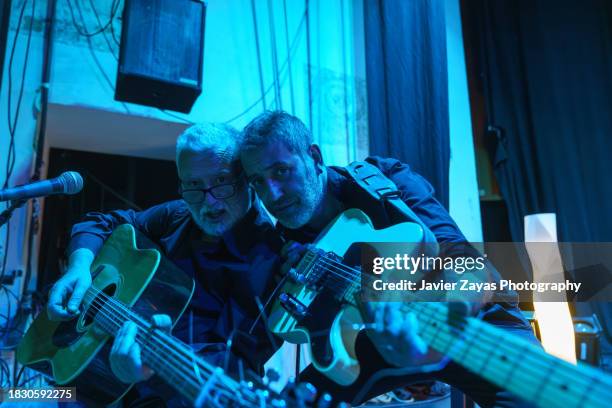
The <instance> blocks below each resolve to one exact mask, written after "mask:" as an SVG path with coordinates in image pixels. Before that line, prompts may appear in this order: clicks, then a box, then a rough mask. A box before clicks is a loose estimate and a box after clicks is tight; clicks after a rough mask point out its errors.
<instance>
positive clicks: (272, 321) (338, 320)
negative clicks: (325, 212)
mask: <svg viewBox="0 0 612 408" xmlns="http://www.w3.org/2000/svg"><path fill="white" fill-rule="evenodd" d="M423 240H424V233H423V229H422V228H421V226H419V225H418V224H415V223H410V222H405V223H401V224H397V225H394V226H391V227H389V228H385V229H379V230H376V229H374V226H373V225H372V222H371V221H370V219H369V217H368V216H367V215H366V214H365V213H363V212H362V211H360V210H357V209H350V210H347V211H345V212H343V213H342V214H340V215H339V216H338V217H337V218H336V219H335V220H334V221H332V222H331V223H330V224H329V225H328V227H327V228H326V229H325V230H324V231H323V232H322V233H321V234H320V235H319V237H318V238H317V240H316V241H315V242H314V243H313V245H314V246H315V247H316V248H317V249H318V250H322V251H325V252H333V253H334V254H336V255H339V256H341V257H342V263H343V264H344V265H348V266H352V267H359V265H360V264H361V257H360V251H359V247H358V245H356V244H357V243H360V242H367V243H369V246H370V247H371V248H372V249H373V250H374V251H375V253H377V254H378V256H394V255H395V254H396V253H398V252H400V248H401V252H402V253H417V251H422V250H424V246H423V244H424V242H423ZM394 242H395V243H401V244H402V245H401V246H398V247H396V248H395V249H397V251H396V250H393V253H390V252H391V248H392V246H390V245H389V243H394ZM376 243H383V244H384V245H383V246H377V245H376ZM407 243H413V244H408V245H411V246H409V247H407V245H406V244H407ZM432 247H433V246H432V245H431V243H428V250H429V251H431V248H432ZM418 253H420V252H418ZM302 262H304V260H302ZM302 262H301V263H300V265H302ZM300 265H298V267H297V269H299V268H300ZM355 280H356V282H354V281H355ZM353 283H356V284H357V285H359V284H360V277H357V278H355V279H354V280H353ZM349 284H350V282H348V281H347V285H349ZM279 293H284V294H288V295H290V296H291V298H292V299H293V300H294V301H295V302H299V304H301V305H303V306H304V307H305V308H306V309H307V312H306V313H305V314H304V315H297V314H296V313H292V311H291V310H290V309H288V308H287V306H286V304H283V302H282V301H280V300H277V301H276V302H275V303H274V305H273V307H272V309H271V312H270V316H269V326H270V330H271V331H272V332H273V333H275V334H277V335H278V336H279V337H281V338H283V339H284V340H286V341H288V342H290V343H296V344H302V343H310V349H311V358H312V363H313V366H314V367H315V368H316V369H317V370H318V371H320V372H321V373H323V374H324V375H325V376H327V377H328V378H329V379H331V380H333V381H334V382H335V383H337V384H339V385H343V386H347V385H349V384H352V383H354V382H355V381H357V379H358V378H361V379H362V380H361V381H365V379H363V376H361V377H360V372H361V367H360V364H359V359H358V356H357V351H356V347H355V343H356V339H357V336H358V335H359V332H360V331H361V330H363V329H364V322H363V320H362V317H361V314H360V312H359V310H358V309H357V308H356V307H355V305H354V304H351V303H348V302H344V301H342V300H339V299H338V297H337V293H336V292H334V291H331V290H327V289H325V288H323V289H313V288H312V285H308V284H307V283H300V282H299V281H296V280H290V279H288V280H287V282H286V283H285V284H284V285H283V286H282V287H281V288H280V290H279ZM357 296H358V295H357ZM437 368H439V367H435V369H437ZM432 369H434V368H431V367H423V368H422V370H423V371H431V370H432ZM361 381H360V382H361Z"/></svg>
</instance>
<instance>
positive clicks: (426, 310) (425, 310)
mask: <svg viewBox="0 0 612 408" xmlns="http://www.w3.org/2000/svg"><path fill="white" fill-rule="evenodd" d="M422 307H424V306H422ZM424 312H426V313H427V312H429V310H428V309H426V308H425V309H424ZM434 317H435V316H434ZM427 328H428V327H427ZM427 328H426V329H427ZM446 329H447V330H448V329H450V327H446ZM449 336H450V335H449ZM451 337H452V336H451ZM513 350H514V349H513Z"/></svg>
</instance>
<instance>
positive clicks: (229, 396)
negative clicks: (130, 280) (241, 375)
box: [94, 292, 244, 401]
mask: <svg viewBox="0 0 612 408" xmlns="http://www.w3.org/2000/svg"><path fill="white" fill-rule="evenodd" d="M102 293H103V292H102ZM97 306H98V305H94V308H96V307H97ZM103 307H104V305H102V307H100V308H99V309H100V310H101V309H102V308H103ZM105 317H106V318H107V319H113V321H111V323H112V324H116V325H117V326H118V327H120V326H121V324H120V320H119V323H117V320H116V319H114V317H111V316H105ZM145 324H146V323H145ZM144 330H147V327H145V328H144ZM138 333H140V330H139V331H138ZM146 333H148V331H147V332H145V333H143V334H142V335H140V336H137V340H138V339H140V341H141V343H143V345H148V346H149V347H152V348H151V350H150V351H151V352H152V353H153V355H152V356H150V357H153V359H154V361H155V359H157V361H158V362H159V361H160V359H161V358H162V357H161V354H160V353H159V351H160V349H159V347H158V346H159V345H160V344H159V343H158V344H157V345H156V344H147V343H149V342H147V339H146V337H147V336H146ZM157 334H158V335H162V334H164V333H163V332H157ZM150 339H152V340H154V341H158V339H156V338H154V337H151V338H150ZM172 340H174V341H176V340H175V339H170V341H172ZM161 346H166V344H164V343H163V342H162V343H161ZM165 348H166V349H169V350H170V351H171V352H172V351H179V352H186V351H185V350H180V349H179V350H172V349H171V348H168V347H165ZM156 353H157V354H156ZM175 357H176V356H175ZM183 361H184V359H183ZM194 362H196V361H194ZM187 363H188V364H192V362H191V361H187ZM198 363H199V364H200V365H201V362H198ZM162 367H165V365H164V366H162ZM171 368H173V369H174V370H175V373H174V374H178V375H179V376H182V377H184V378H183V379H184V380H186V381H189V382H190V383H191V385H192V387H193V389H192V390H193V391H195V392H196V393H197V392H198V391H197V390H199V389H201V387H202V385H201V383H198V382H197V381H195V380H193V372H192V371H191V370H190V369H188V368H187V367H184V369H185V370H186V373H187V375H185V372H181V371H180V370H176V368H177V366H172V365H171ZM178 368H179V369H183V366H181V365H179V366H178ZM205 368H208V367H205ZM170 374H171V375H173V373H170ZM213 375H214V373H213ZM213 375H211V377H212V376H213ZM221 379H223V378H221ZM208 380H210V378H208ZM226 380H227V378H226ZM222 385H224V386H228V387H230V390H229V391H226V390H224V389H220V390H216V391H217V392H218V391H223V392H221V393H219V395H218V397H219V398H220V399H222V398H223V397H225V398H227V399H229V400H230V401H231V400H234V398H233V394H231V393H230V391H232V389H231V386H232V385H233V386H234V388H235V387H236V384H229V385H228V384H222ZM243 391H244V390H243ZM224 393H228V394H224ZM197 396H198V395H197V394H192V397H193V398H195V397H197Z"/></svg>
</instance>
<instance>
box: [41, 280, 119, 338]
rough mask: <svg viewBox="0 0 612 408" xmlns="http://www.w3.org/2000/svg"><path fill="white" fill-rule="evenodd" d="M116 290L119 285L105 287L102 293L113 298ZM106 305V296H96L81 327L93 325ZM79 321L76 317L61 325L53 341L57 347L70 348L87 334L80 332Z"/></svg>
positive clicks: (54, 334)
mask: <svg viewBox="0 0 612 408" xmlns="http://www.w3.org/2000/svg"><path fill="white" fill-rule="evenodd" d="M116 290H117V285H115V284H114V283H113V284H111V285H108V286H107V287H105V288H104V289H103V290H102V292H103V293H104V294H106V295H108V296H113V295H114V294H115V291H116ZM104 303H106V296H104V295H101V294H100V295H98V296H96V298H95V299H94V301H93V302H92V303H91V304H90V307H89V308H88V309H87V311H86V312H85V314H84V316H83V326H81V327H83V328H87V327H88V326H89V325H90V324H91V323H93V321H94V318H95V316H96V314H97V312H98V310H100V307H101V306H102V305H104ZM79 320H80V318H79V317H75V318H73V319H71V320H68V321H65V322H61V323H59V325H58V326H57V329H56V330H55V332H54V333H53V336H52V340H51V341H52V342H53V344H54V345H55V346H56V347H59V348H65V347H68V346H70V345H72V344H74V343H76V342H77V341H78V340H79V339H80V338H81V337H82V336H83V334H85V331H84V330H79V326H80V325H79Z"/></svg>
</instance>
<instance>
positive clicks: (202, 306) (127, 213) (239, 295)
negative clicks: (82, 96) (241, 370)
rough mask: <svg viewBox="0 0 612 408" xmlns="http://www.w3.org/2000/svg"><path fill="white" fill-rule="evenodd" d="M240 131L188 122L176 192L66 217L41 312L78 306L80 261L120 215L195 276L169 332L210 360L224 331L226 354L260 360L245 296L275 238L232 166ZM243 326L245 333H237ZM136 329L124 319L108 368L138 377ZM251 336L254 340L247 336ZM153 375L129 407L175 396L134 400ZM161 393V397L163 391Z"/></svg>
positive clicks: (219, 356)
mask: <svg viewBox="0 0 612 408" xmlns="http://www.w3.org/2000/svg"><path fill="white" fill-rule="evenodd" d="M240 138H241V134H240V132H238V131H237V130H236V129H234V128H232V127H230V126H226V125H219V124H200V125H195V126H192V127H190V128H188V129H187V130H186V131H185V132H183V133H182V134H181V135H180V136H179V138H178V140H177V145H176V164H177V170H178V175H179V178H180V180H181V186H180V189H179V190H180V193H181V196H182V198H183V199H182V200H176V201H171V202H168V203H164V204H161V205H157V206H155V207H152V208H149V209H147V210H144V211H140V212H136V211H133V210H117V211H112V212H110V213H106V214H102V213H89V214H87V215H86V216H85V219H84V220H83V221H82V222H81V223H79V224H76V225H75V226H74V227H73V229H72V236H71V242H70V245H69V247H68V251H67V253H68V255H69V261H68V267H67V270H66V273H65V274H64V275H63V277H62V278H61V279H60V280H58V282H57V283H56V284H55V285H54V286H53V288H52V289H51V291H50V294H49V303H48V308H47V310H48V313H49V316H50V317H51V318H52V319H56V320H65V319H69V318H71V317H74V316H75V315H76V314H77V313H78V311H79V306H80V304H81V301H82V299H83V296H84V294H85V292H86V290H87V289H88V288H89V286H90V285H91V282H92V278H91V275H90V265H91V263H92V261H93V259H94V257H95V254H96V253H97V251H98V250H99V249H100V247H101V246H102V244H103V242H104V240H105V239H106V238H107V237H108V236H109V235H110V234H111V233H112V231H113V230H114V228H116V227H117V226H119V225H121V224H125V223H129V224H132V225H133V226H134V227H136V228H137V229H138V230H140V231H141V232H142V233H144V234H145V235H146V236H147V237H148V238H149V239H151V240H152V241H154V242H155V243H157V244H158V245H159V246H160V248H161V250H162V252H163V253H164V254H165V256H166V257H167V258H169V259H170V260H172V261H173V262H174V263H175V264H176V265H178V266H179V267H180V268H181V269H183V270H184V271H186V272H187V273H189V274H191V275H192V276H193V277H194V280H195V282H196V290H195V293H194V295H193V298H192V301H191V304H190V305H189V307H188V308H187V310H186V311H185V313H184V314H183V316H182V318H181V319H180V320H179V321H178V322H177V324H176V325H175V327H174V329H173V335H174V336H176V337H178V338H179V339H181V340H183V341H184V342H186V343H187V344H190V345H192V347H194V349H195V350H196V351H198V352H200V353H202V354H204V355H205V356H208V357H209V358H210V359H211V360H213V362H215V363H217V364H219V365H222V362H224V361H225V358H226V357H227V353H226V352H225V349H226V347H225V346H226V339H227V338H228V336H230V335H231V336H232V339H233V341H232V343H233V346H232V350H231V351H232V353H234V354H237V355H238V356H240V357H241V358H244V359H246V360H247V363H248V364H249V365H250V366H251V367H253V368H258V367H260V366H261V365H262V364H263V362H264V361H258V360H256V358H259V357H260V358H261V359H266V358H267V356H266V353H267V352H265V350H268V349H270V347H269V343H267V341H266V340H265V339H267V336H266V333H265V332H263V331H264V330H265V329H264V328H263V326H262V325H261V324H259V325H256V326H255V330H250V327H251V325H252V323H253V321H254V320H255V319H256V314H257V310H258V309H257V306H256V305H255V301H254V299H255V296H257V295H259V296H261V293H264V292H266V291H267V290H268V289H269V287H268V285H270V284H273V282H272V280H271V273H270V271H272V270H274V269H275V268H276V267H277V266H278V256H276V255H275V254H274V252H273V251H272V249H270V248H278V247H279V246H280V245H281V244H280V243H279V242H278V241H277V240H278V239H279V238H278V235H277V234H276V233H274V227H273V225H272V223H271V221H270V219H269V217H268V216H267V214H266V213H265V212H264V211H263V210H262V207H260V205H259V201H258V199H257V198H256V196H255V194H254V193H253V191H252V190H251V189H249V187H248V183H247V182H246V179H245V178H244V176H243V174H241V171H240V164H239V161H238V159H239V157H238V155H239V152H238V150H239V147H240ZM154 323H155V324H156V325H157V326H159V327H162V328H166V329H169V326H170V320H169V318H168V317H167V316H164V315H158V316H155V317H154ZM247 331H250V332H251V335H246V336H245V335H244V333H245V332H247ZM136 333H137V327H136V325H135V324H133V323H130V322H128V323H126V324H125V325H124V326H123V327H122V328H121V329H120V331H119V332H118V334H117V336H116V338H115V340H114V343H113V347H112V350H111V354H110V363H111V368H112V370H113V372H114V374H115V375H116V376H117V377H118V378H119V379H120V380H122V381H123V382H125V383H133V382H139V381H143V380H147V379H149V378H151V376H152V374H153V372H152V371H151V370H150V369H149V368H147V367H146V366H145V365H143V364H142V361H141V357H140V349H139V346H138V344H137V343H136V341H135V338H136ZM255 338H258V339H259V341H258V342H255V341H253V340H251V339H255ZM264 341H266V344H263V342H264ZM270 354H271V353H270ZM256 356H259V357H256ZM154 380H156V377H153V378H152V379H151V380H150V381H147V382H146V383H144V384H142V385H141V386H140V387H137V388H138V391H139V393H140V395H138V396H136V395H134V398H133V401H138V406H139V407H140V406H147V407H152V406H164V405H168V406H175V405H177V404H179V402H178V401H176V400H174V402H172V403H168V401H167V402H166V403H164V402H163V401H162V400H161V398H157V400H156V399H155V398H153V401H152V402H151V403H149V404H148V405H143V404H142V403H141V402H140V401H142V399H141V398H142V397H143V396H145V395H149V394H150V391H151V389H156V390H157V389H158V388H160V387H161V388H163V387H164V385H163V384H162V383H161V381H160V380H157V381H155V383H153V381H154ZM147 385H148V386H147ZM166 388H167V387H166ZM164 394H165V395H164ZM162 395H164V399H167V397H166V396H167V395H168V394H167V393H166V392H163V393H162ZM149 398H150V397H149ZM155 401H157V402H155ZM124 405H125V406H129V403H128V404H124ZM179 405H180V404H179Z"/></svg>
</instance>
